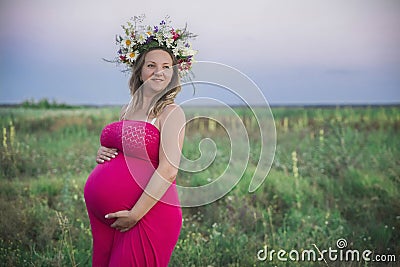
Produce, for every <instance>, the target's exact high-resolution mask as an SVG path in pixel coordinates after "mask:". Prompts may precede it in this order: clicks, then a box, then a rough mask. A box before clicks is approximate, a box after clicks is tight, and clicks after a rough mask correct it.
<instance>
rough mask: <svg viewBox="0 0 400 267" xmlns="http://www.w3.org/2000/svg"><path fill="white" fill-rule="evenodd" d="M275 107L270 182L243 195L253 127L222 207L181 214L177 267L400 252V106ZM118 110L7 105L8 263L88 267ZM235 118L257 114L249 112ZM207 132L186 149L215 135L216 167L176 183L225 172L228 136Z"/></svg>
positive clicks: (0, 205) (4, 207) (187, 151)
mask: <svg viewBox="0 0 400 267" xmlns="http://www.w3.org/2000/svg"><path fill="white" fill-rule="evenodd" d="M207 111H208V112H210V110H207ZM189 112H193V113H196V112H197V113H198V114H201V111H198V110H189ZM272 112H273V115H274V117H275V122H276V127H277V149H276V154H275V159H274V162H273V165H272V169H271V172H270V174H269V175H268V177H267V179H266V181H265V182H264V183H263V185H262V186H261V187H260V188H259V189H258V190H257V191H256V192H255V193H252V194H250V193H249V192H248V191H247V188H248V185H249V183H250V179H251V176H252V173H253V172H254V169H255V163H256V162H257V157H258V156H257V155H258V153H257V152H258V151H259V140H258V138H257V135H256V134H254V132H257V129H251V128H250V130H251V131H252V133H253V134H252V135H251V144H250V145H251V148H252V150H251V159H250V164H249V165H248V167H247V169H246V171H245V174H244V176H243V178H242V180H241V181H240V183H239V184H238V185H237V186H236V187H235V188H234V189H233V190H232V191H231V192H229V193H228V195H226V196H225V197H223V198H222V199H220V200H218V201H216V202H214V203H211V204H208V205H205V206H202V207H197V208H184V209H183V216H184V222H183V228H182V231H181V235H180V238H179V241H178V244H177V247H176V249H175V251H174V254H173V256H172V259H171V264H170V266H269V265H273V266H275V265H276V266H312V265H315V266H321V265H322V266H323V265H326V264H325V263H324V262H314V263H313V262H295V261H288V262H282V261H278V260H277V258H276V257H275V258H274V261H273V262H270V261H264V262H261V261H258V260H257V252H258V251H259V250H260V249H262V248H263V247H264V246H265V245H266V246H268V248H269V249H275V250H279V249H285V250H286V251H290V250H292V249H296V250H299V251H302V250H305V249H313V248H315V246H316V247H318V248H319V249H321V250H322V249H328V248H329V247H332V248H336V241H337V240H338V239H339V238H345V239H346V240H347V242H348V247H349V248H352V249H358V250H360V251H362V250H365V249H370V250H372V251H374V253H375V254H396V256H397V257H400V256H399V251H400V244H399V242H398V240H400V231H399V229H400V202H399V201H398V199H399V198H400V192H399V191H400V178H399V177H400V167H399V166H400V155H399V154H400V151H399V149H398V148H399V147H400V139H399V138H398V136H399V130H400V107H398V106H397V107H365V108H361V107H337V108H283V107H279V108H273V109H272ZM118 114H119V108H86V109H85V108H79V109H57V110H51V109H50V110H40V109H23V108H1V109H0V126H1V130H2V137H1V144H0V145H1V147H0V160H1V165H0V167H1V168H0V212H1V214H2V216H0V225H1V228H0V262H1V264H0V265H1V266H90V264H91V259H90V257H91V233H90V225H89V221H88V218H87V214H86V209H85V204H84V200H83V186H84V184H85V181H86V178H87V176H88V174H89V173H90V171H91V169H92V168H93V167H94V166H95V165H96V163H95V154H96V151H97V148H98V145H99V134H100V131H101V129H102V128H103V127H104V125H105V124H107V123H109V122H111V121H114V120H117V119H118ZM238 114H240V116H242V117H244V118H249V117H251V114H250V113H249V111H248V110H246V109H241V110H238ZM219 116H221V118H222V119H226V120H227V121H229V118H224V116H225V115H224V114H219ZM251 125H253V126H251ZM207 127H209V126H208V124H207V122H205V124H203V125H200V123H199V122H193V123H192V125H191V126H190V127H189V128H188V130H187V134H186V139H185V144H184V147H183V153H184V155H185V156H186V157H188V158H191V159H196V158H197V157H199V156H200V152H199V150H198V144H199V141H200V140H201V139H202V138H203V137H207V135H208V136H209V137H211V138H213V139H214V141H215V143H216V146H217V157H216V160H215V161H214V162H213V163H212V164H211V165H210V167H209V168H207V169H206V170H205V171H203V172H199V173H196V174H191V173H189V172H184V171H180V173H179V175H178V180H177V182H178V184H179V183H180V184H185V185H191V186H194V185H201V184H206V183H208V182H209V180H207V179H208V178H210V177H218V175H220V174H221V172H222V171H223V170H224V168H226V164H227V163H228V159H229V153H230V148H229V144H227V142H226V140H227V139H226V133H224V132H223V131H219V130H218V129H217V130H215V131H210V130H208V128H207ZM247 127H254V124H251V123H250V124H248V125H247ZM294 151H295V152H296V157H297V163H296V164H297V167H298V176H297V177H295V175H294V162H293V159H292V153H293V152H294ZM399 261H400V258H397V262H399ZM328 264H329V266H375V265H374V264H373V263H364V262H328ZM389 266H396V264H392V265H390V264H389Z"/></svg>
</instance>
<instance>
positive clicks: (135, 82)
mask: <svg viewBox="0 0 400 267" xmlns="http://www.w3.org/2000/svg"><path fill="white" fill-rule="evenodd" d="M153 50H163V51H166V52H167V53H168V54H169V55H170V56H171V58H172V65H173V66H176V65H177V63H178V61H177V59H176V57H175V56H174V54H173V53H172V52H171V51H169V50H167V49H166V48H164V47H154V48H152V49H149V50H147V51H146V52H144V53H143V54H140V55H139V57H138V58H137V60H136V61H135V64H134V65H133V68H132V76H131V78H130V80H129V90H130V95H131V100H130V101H129V104H128V106H127V107H126V109H125V111H124V113H123V114H122V116H121V118H122V119H125V116H126V114H127V113H128V111H132V110H135V109H136V108H138V107H141V105H142V104H143V102H142V100H143V91H142V90H141V86H142V85H143V81H142V80H141V78H140V76H141V72H142V68H143V65H144V62H145V58H146V55H147V53H148V52H150V51H153ZM180 91H181V85H180V82H179V74H178V70H177V69H176V67H174V68H173V74H172V78H171V81H170V83H169V84H168V86H167V87H166V88H165V89H164V90H162V91H161V92H160V93H159V94H158V95H156V96H155V97H154V98H153V100H152V102H151V103H150V106H149V109H148V110H147V112H146V114H147V116H148V117H157V116H158V115H160V113H161V112H162V111H163V109H164V108H165V107H166V106H167V105H169V104H172V103H174V100H175V98H176V95H177V94H178V93H179V92H180Z"/></svg>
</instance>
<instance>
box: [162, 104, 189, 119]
mask: <svg viewBox="0 0 400 267" xmlns="http://www.w3.org/2000/svg"><path fill="white" fill-rule="evenodd" d="M169 116H174V117H175V116H179V117H181V116H182V117H185V112H184V111H183V109H182V107H181V106H180V105H178V104H176V103H172V104H169V105H167V106H165V108H164V109H163V111H162V112H161V114H160V117H161V118H167V117H169Z"/></svg>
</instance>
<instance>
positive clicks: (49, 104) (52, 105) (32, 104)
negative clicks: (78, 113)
mask: <svg viewBox="0 0 400 267" xmlns="http://www.w3.org/2000/svg"><path fill="white" fill-rule="evenodd" d="M20 106H21V107H23V108H36V109H72V108H80V106H73V105H68V104H65V103H58V102H57V101H56V100H54V99H53V100H51V101H50V100H49V99H47V98H42V99H39V100H38V101H35V100H34V99H29V100H25V101H24V102H22V103H21V105H20Z"/></svg>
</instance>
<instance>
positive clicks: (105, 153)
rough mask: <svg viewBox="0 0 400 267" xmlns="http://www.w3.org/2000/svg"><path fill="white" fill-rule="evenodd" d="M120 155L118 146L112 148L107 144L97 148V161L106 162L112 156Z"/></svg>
mask: <svg viewBox="0 0 400 267" xmlns="http://www.w3.org/2000/svg"><path fill="white" fill-rule="evenodd" d="M116 155H118V152H117V149H116V148H110V147H105V146H100V147H99V149H98V150H97V156H96V162H97V163H100V164H101V163H104V161H110V160H111V159H112V158H115V156H116Z"/></svg>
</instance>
